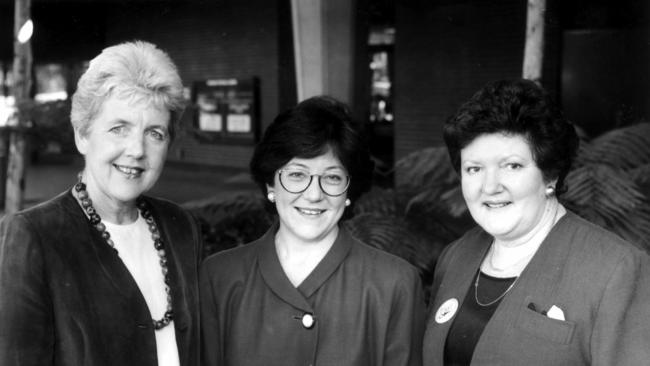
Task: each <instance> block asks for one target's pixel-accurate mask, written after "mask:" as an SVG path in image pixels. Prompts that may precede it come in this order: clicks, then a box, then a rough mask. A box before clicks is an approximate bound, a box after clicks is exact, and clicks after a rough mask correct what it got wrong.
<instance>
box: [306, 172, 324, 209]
mask: <svg viewBox="0 0 650 366" xmlns="http://www.w3.org/2000/svg"><path fill="white" fill-rule="evenodd" d="M319 179H320V177H319V176H317V175H314V176H312V178H311V182H309V185H308V186H307V189H306V190H305V191H304V192H302V196H303V197H305V198H306V199H307V200H309V201H313V202H317V201H320V200H322V199H323V195H324V193H323V190H322V189H321V188H320V184H319Z"/></svg>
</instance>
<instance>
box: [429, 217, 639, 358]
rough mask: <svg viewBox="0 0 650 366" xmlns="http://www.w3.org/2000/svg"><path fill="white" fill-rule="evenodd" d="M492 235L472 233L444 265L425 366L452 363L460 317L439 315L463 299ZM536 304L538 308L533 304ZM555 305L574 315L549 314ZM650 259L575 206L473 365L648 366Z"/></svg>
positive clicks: (504, 306)
mask: <svg viewBox="0 0 650 366" xmlns="http://www.w3.org/2000/svg"><path fill="white" fill-rule="evenodd" d="M491 241H492V237H491V236H490V235H488V234H487V233H485V232H484V231H482V230H480V229H478V228H477V229H476V230H472V231H470V232H469V233H467V234H466V235H465V236H464V237H462V238H461V239H459V240H458V241H457V242H455V243H454V244H451V246H450V247H448V248H446V250H445V252H444V253H443V255H442V256H441V257H440V259H439V261H438V265H437V267H436V273H435V277H434V283H433V286H432V299H433V300H432V303H431V308H430V313H429V319H428V321H427V330H426V334H425V339H424V346H423V348H424V364H425V365H427V366H431V365H443V352H444V346H445V341H446V339H447V333H448V332H449V328H450V325H451V323H452V322H453V320H454V319H453V318H452V319H450V320H448V321H446V322H442V323H439V322H437V321H436V320H435V318H436V317H435V314H436V312H437V311H438V309H439V308H440V307H441V305H442V304H443V303H444V302H446V301H447V300H449V299H452V298H455V299H457V300H458V301H459V302H462V301H463V299H464V298H465V294H466V293H467V290H468V288H469V287H470V286H471V285H472V283H473V281H472V280H473V279H474V276H475V275H476V272H477V271H478V268H479V266H480V264H481V261H482V259H483V257H484V255H485V253H486V251H487V250H488V248H489V246H490V242H491ZM531 303H533V304H534V307H535V308H536V309H537V311H534V310H531V309H530V308H529V304H531ZM553 305H556V306H557V307H559V308H561V309H562V310H563V311H564V316H565V321H561V320H557V319H551V318H549V317H547V316H545V315H543V314H541V310H547V309H549V308H550V307H551V306H553ZM649 363H650V257H649V256H648V254H647V253H646V252H644V251H642V250H640V249H639V248H636V247H634V246H632V245H631V244H629V243H627V242H625V241H623V240H622V239H620V238H619V237H617V236H615V235H614V234H612V233H610V232H608V231H606V230H603V229H602V228H600V227H598V226H595V225H593V224H591V223H589V222H587V221H585V220H583V219H581V218H580V217H578V216H577V215H575V214H573V213H571V212H568V213H567V214H566V215H565V216H564V217H562V218H561V219H560V221H558V223H557V224H556V225H555V226H554V227H553V229H552V230H551V232H550V233H549V235H548V236H547V237H546V239H545V240H544V242H543V243H542V245H541V246H540V248H539V249H538V251H537V253H535V256H534V257H533V259H532V260H531V262H530V263H529V264H528V266H527V267H526V269H525V270H524V271H523V272H522V273H521V275H520V277H519V279H518V281H517V283H516V285H515V286H514V287H513V288H512V290H511V291H510V292H509V293H508V294H507V296H506V297H504V298H503V300H502V301H501V303H500V304H499V306H498V308H497V309H496V312H495V313H494V315H493V316H492V318H491V319H490V321H489V322H488V323H487V325H486V327H485V330H484V331H483V334H482V335H481V337H480V339H479V341H478V344H477V345H476V349H475V351H474V355H473V358H472V365H502V366H508V365H513V366H514V365H526V366H537V365H539V366H542V365H554V366H560V365H567V366H568V365H571V366H579V365H602V366H605V365H607V366H613V365H617V366H624V365H630V366H632V365H648V364H649Z"/></svg>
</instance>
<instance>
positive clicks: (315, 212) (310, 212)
mask: <svg viewBox="0 0 650 366" xmlns="http://www.w3.org/2000/svg"><path fill="white" fill-rule="evenodd" d="M295 209H296V211H298V212H299V213H301V214H302V215H305V216H312V217H317V216H320V215H322V214H323V213H324V212H325V211H327V210H321V209H316V208H301V207H295Z"/></svg>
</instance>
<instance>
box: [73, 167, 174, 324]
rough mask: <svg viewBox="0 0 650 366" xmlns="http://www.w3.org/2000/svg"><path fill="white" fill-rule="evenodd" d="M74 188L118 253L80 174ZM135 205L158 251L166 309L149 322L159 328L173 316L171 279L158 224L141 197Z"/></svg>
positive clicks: (82, 203)
mask: <svg viewBox="0 0 650 366" xmlns="http://www.w3.org/2000/svg"><path fill="white" fill-rule="evenodd" d="M74 189H75V191H77V197H78V199H79V203H80V204H81V206H82V207H83V208H84V210H85V211H86V214H87V215H88V221H90V224H91V225H93V226H94V227H95V229H97V231H99V233H100V234H101V236H102V238H103V239H104V240H105V241H106V244H108V245H109V246H110V247H111V248H112V249H113V251H115V253H116V254H119V253H118V252H117V249H115V243H114V242H113V240H112V239H111V234H110V233H109V232H108V231H106V225H104V224H103V223H102V219H101V217H100V216H99V215H98V214H97V211H96V210H95V208H94V207H93V204H92V200H91V199H90V198H89V197H88V192H87V191H86V185H85V184H84V183H83V182H81V175H79V182H78V183H77V184H75V186H74ZM136 206H137V207H138V209H139V210H140V215H141V216H142V217H143V218H144V219H145V221H146V223H147V226H148V228H149V231H150V232H151V239H152V241H153V243H154V248H155V249H156V251H157V252H158V257H159V263H160V270H161V272H162V275H163V280H164V282H165V294H166V296H167V311H166V312H165V314H164V315H163V317H162V319H160V320H155V319H151V323H152V324H153V327H154V329H156V330H159V329H162V328H164V327H165V326H167V325H169V323H171V321H172V320H173V318H174V312H173V306H172V297H171V289H170V288H169V285H170V282H171V281H170V279H169V276H168V273H169V269H168V268H167V257H166V253H165V249H164V243H163V241H162V240H161V235H160V231H159V230H158V226H156V222H155V220H154V219H153V216H152V215H151V212H150V211H149V209H148V207H147V203H146V202H145V201H144V200H143V199H141V198H139V199H138V200H137V201H136Z"/></svg>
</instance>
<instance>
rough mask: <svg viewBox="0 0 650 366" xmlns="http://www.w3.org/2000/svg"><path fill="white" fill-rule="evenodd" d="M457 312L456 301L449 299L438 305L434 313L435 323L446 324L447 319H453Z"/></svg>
mask: <svg viewBox="0 0 650 366" xmlns="http://www.w3.org/2000/svg"><path fill="white" fill-rule="evenodd" d="M456 310H458V300H456V299H455V298H451V299H449V300H447V301H445V302H443V303H442V305H440V307H439V308H438V311H436V323H438V324H442V323H446V322H447V321H448V320H449V319H451V318H453V317H454V315H455V314H456Z"/></svg>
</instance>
